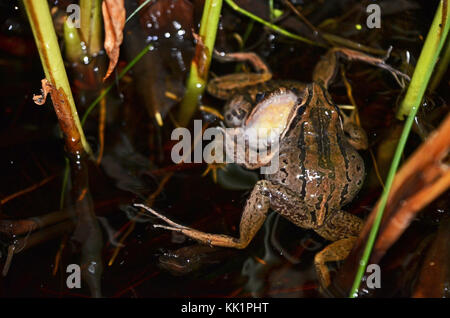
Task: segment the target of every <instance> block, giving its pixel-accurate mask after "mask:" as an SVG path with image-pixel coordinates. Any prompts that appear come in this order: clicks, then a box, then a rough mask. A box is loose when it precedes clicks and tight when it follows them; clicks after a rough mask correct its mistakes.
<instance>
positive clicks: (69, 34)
mask: <svg viewBox="0 0 450 318" xmlns="http://www.w3.org/2000/svg"><path fill="white" fill-rule="evenodd" d="M64 44H65V45H64V46H65V55H66V60H67V61H69V62H71V63H76V62H79V61H80V58H81V56H82V54H83V50H82V47H81V39H80V35H79V34H78V29H77V28H76V27H75V26H71V25H70V23H69V22H68V21H65V22H64Z"/></svg>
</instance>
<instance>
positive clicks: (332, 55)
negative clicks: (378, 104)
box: [313, 48, 410, 87]
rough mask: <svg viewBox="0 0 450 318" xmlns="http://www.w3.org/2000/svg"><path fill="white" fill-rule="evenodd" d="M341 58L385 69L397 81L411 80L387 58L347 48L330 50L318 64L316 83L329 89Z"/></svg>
mask: <svg viewBox="0 0 450 318" xmlns="http://www.w3.org/2000/svg"><path fill="white" fill-rule="evenodd" d="M340 58H341V59H345V60H347V61H361V62H364V63H367V64H371V65H374V66H377V67H379V68H382V69H385V70H387V71H388V72H390V73H391V74H392V75H393V76H394V77H395V78H396V79H397V81H399V78H405V79H406V80H408V81H409V80H410V78H409V76H408V75H406V74H404V73H402V72H400V71H398V70H396V69H395V68H393V67H392V66H390V65H389V64H387V63H386V62H385V59H386V58H377V57H373V56H370V55H367V54H364V53H361V52H359V51H355V50H351V49H346V48H334V49H331V50H329V51H328V52H327V53H326V54H325V55H324V56H323V57H322V58H321V60H320V61H319V62H318V63H317V64H316V67H315V68H314V72H313V80H314V82H321V83H322V84H323V85H324V86H325V87H328V85H329V84H330V83H331V82H332V81H333V79H334V77H335V75H336V73H337V70H338V64H339V59H340Z"/></svg>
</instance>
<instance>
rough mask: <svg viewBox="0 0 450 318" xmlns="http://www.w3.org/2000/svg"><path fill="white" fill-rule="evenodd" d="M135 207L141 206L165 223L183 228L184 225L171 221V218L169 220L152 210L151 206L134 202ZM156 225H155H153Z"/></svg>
mask: <svg viewBox="0 0 450 318" xmlns="http://www.w3.org/2000/svg"><path fill="white" fill-rule="evenodd" d="M134 206H135V207H139V208H143V209H145V210H146V211H148V212H150V213H151V214H153V215H154V216H156V217H158V218H160V219H161V220H163V221H164V222H166V223H167V224H169V225H171V226H172V227H174V228H185V226H183V225H180V224H178V223H175V222H173V221H172V220H170V219H169V218H167V217H165V216H164V215H162V214H160V213H158V212H156V211H155V210H153V209H152V208H150V207H148V206H146V205H144V204H140V203H136V204H134ZM155 227H156V226H155Z"/></svg>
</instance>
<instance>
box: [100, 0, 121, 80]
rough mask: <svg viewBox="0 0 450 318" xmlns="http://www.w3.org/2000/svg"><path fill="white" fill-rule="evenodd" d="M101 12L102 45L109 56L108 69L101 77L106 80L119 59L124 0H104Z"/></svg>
mask: <svg viewBox="0 0 450 318" xmlns="http://www.w3.org/2000/svg"><path fill="white" fill-rule="evenodd" d="M102 14H103V22H104V26H105V43H104V47H105V50H106V54H108V57H109V66H108V71H107V72H106V75H105V77H104V78H103V80H106V79H107V78H108V77H109V76H110V75H111V73H112V71H113V70H114V68H115V67H116V65H117V62H118V61H119V54H120V45H121V44H122V41H123V28H124V27H125V16H126V12H125V4H124V0H104V1H103V3H102Z"/></svg>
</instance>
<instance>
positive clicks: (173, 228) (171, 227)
mask: <svg viewBox="0 0 450 318" xmlns="http://www.w3.org/2000/svg"><path fill="white" fill-rule="evenodd" d="M153 227H154V228H161V229H165V230H169V231H175V232H182V231H183V229H187V228H186V227H185V226H183V225H178V226H176V227H173V226H167V225H162V224H153Z"/></svg>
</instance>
